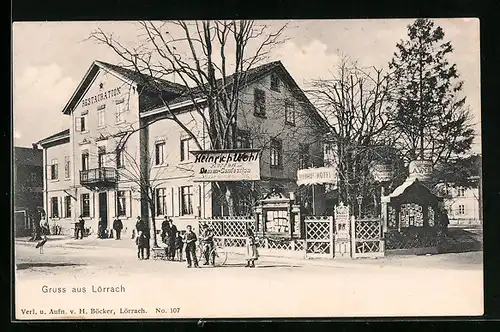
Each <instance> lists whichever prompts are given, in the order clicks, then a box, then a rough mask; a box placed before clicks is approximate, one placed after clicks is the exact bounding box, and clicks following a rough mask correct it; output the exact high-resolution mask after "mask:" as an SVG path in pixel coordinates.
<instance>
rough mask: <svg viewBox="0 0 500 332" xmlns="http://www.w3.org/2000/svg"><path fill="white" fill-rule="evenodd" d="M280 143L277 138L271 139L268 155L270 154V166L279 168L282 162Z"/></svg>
mask: <svg viewBox="0 0 500 332" xmlns="http://www.w3.org/2000/svg"><path fill="white" fill-rule="evenodd" d="M282 149H283V148H282V144H281V140H279V139H275V138H273V139H271V147H270V150H271V151H270V155H271V168H281V167H282V165H283V163H282V154H283V151H282Z"/></svg>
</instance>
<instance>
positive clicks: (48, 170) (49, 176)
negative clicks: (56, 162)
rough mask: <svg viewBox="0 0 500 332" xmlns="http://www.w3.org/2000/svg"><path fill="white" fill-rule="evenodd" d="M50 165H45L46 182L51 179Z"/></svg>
mask: <svg viewBox="0 0 500 332" xmlns="http://www.w3.org/2000/svg"><path fill="white" fill-rule="evenodd" d="M51 175H52V174H51V165H47V179H48V180H52V177H51Z"/></svg>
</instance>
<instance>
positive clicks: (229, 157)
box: [191, 149, 261, 182]
mask: <svg viewBox="0 0 500 332" xmlns="http://www.w3.org/2000/svg"><path fill="white" fill-rule="evenodd" d="M191 153H192V154H194V156H195V160H194V169H193V170H194V179H193V181H207V182H211V181H245V180H250V181H251V180H260V155H261V150H259V149H242V150H217V151H191Z"/></svg>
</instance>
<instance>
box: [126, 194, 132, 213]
mask: <svg viewBox="0 0 500 332" xmlns="http://www.w3.org/2000/svg"><path fill="white" fill-rule="evenodd" d="M125 208H126V210H127V218H130V217H132V191H131V190H129V191H127V192H125Z"/></svg>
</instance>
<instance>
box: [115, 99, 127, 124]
mask: <svg viewBox="0 0 500 332" xmlns="http://www.w3.org/2000/svg"><path fill="white" fill-rule="evenodd" d="M124 105H125V103H124V102H123V99H122V100H119V101H117V102H116V123H121V122H124V121H125V106H124Z"/></svg>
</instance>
